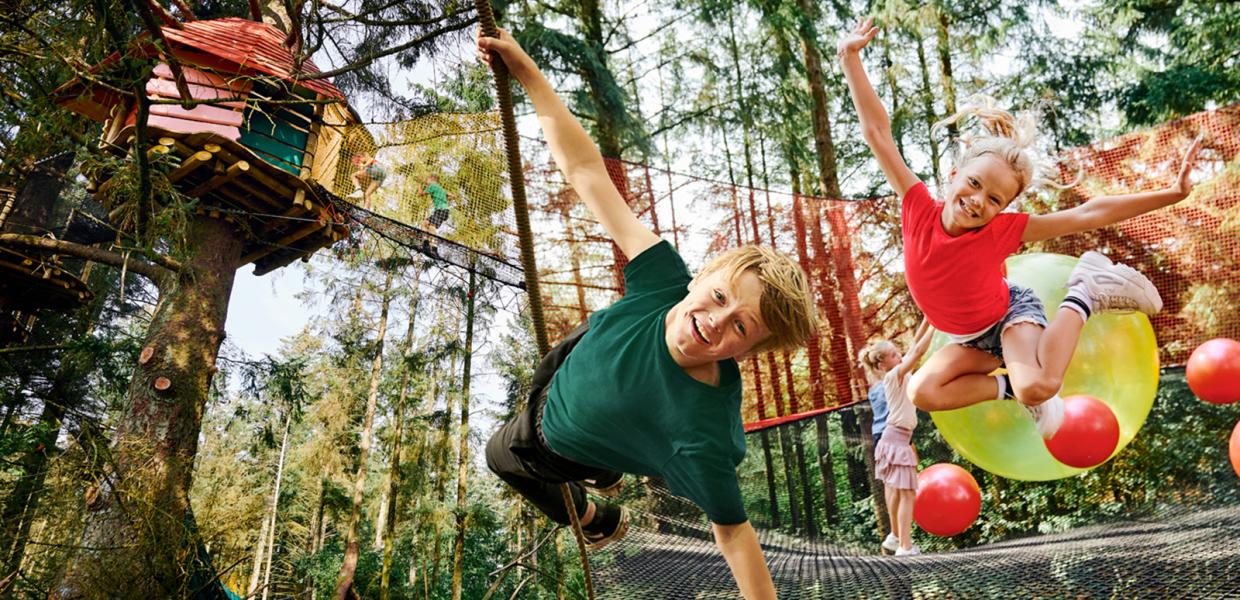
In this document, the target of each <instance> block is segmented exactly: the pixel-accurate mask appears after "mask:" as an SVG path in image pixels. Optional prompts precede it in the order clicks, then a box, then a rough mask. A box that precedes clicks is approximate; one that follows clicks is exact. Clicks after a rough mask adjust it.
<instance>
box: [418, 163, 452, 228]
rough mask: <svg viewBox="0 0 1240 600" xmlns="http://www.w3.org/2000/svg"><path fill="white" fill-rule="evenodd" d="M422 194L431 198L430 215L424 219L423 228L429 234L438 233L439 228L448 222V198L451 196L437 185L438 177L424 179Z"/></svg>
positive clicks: (429, 176) (430, 176) (432, 176)
mask: <svg viewBox="0 0 1240 600" xmlns="http://www.w3.org/2000/svg"><path fill="white" fill-rule="evenodd" d="M423 192H424V193H425V194H426V195H428V196H430V197H431V214H430V216H429V217H427V218H426V223H425V224H424V225H423V227H425V228H426V229H427V230H428V231H430V232H431V233H438V232H439V227H440V226H441V225H443V224H444V222H445V221H447V220H448V198H450V197H451V195H450V194H448V192H447V190H445V189H443V186H441V185H439V176H438V175H428V176H427V177H426V189H425V190H423Z"/></svg>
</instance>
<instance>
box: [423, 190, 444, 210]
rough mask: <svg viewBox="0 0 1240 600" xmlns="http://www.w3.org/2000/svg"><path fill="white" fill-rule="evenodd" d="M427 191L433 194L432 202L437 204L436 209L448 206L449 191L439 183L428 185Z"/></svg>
mask: <svg viewBox="0 0 1240 600" xmlns="http://www.w3.org/2000/svg"><path fill="white" fill-rule="evenodd" d="M426 193H428V194H430V195H431V202H432V203H433V204H434V205H435V210H441V209H446V208H448V192H446V191H445V190H444V189H443V187H442V186H440V185H439V184H438V183H432V184H430V185H428V186H426Z"/></svg>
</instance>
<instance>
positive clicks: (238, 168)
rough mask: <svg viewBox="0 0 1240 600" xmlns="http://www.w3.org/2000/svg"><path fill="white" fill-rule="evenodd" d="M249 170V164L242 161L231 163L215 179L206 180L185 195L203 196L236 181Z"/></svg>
mask: <svg viewBox="0 0 1240 600" xmlns="http://www.w3.org/2000/svg"><path fill="white" fill-rule="evenodd" d="M249 170H250V163H248V162H246V161H244V160H239V161H237V162H235V163H233V164H232V165H231V166H229V167H228V169H227V170H226V171H224V172H223V173H220V174H219V175H216V176H215V177H212V178H211V179H208V180H206V181H204V182H202V183H200V184H198V186H197V187H195V188H194V189H192V190H190V191H188V192H186V194H189V195H190V196H194V197H195V198H199V197H202V196H205V195H206V194H207V193H209V192H211V191H212V190H214V189H216V188H218V187H220V186H221V185H224V184H225V183H228V182H229V181H232V180H233V179H236V178H237V177H238V176H239V175H241V174H242V173H246V172H248V171H249Z"/></svg>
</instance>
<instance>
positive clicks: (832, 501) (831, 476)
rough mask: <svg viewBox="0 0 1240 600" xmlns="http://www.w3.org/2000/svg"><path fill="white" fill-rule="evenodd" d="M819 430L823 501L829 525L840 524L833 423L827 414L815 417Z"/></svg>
mask: <svg viewBox="0 0 1240 600" xmlns="http://www.w3.org/2000/svg"><path fill="white" fill-rule="evenodd" d="M814 425H815V426H816V427H817V431H818V471H819V473H820V474H821V475H822V501H823V504H825V505H826V509H827V527H836V526H838V525H839V524H840V513H839V510H840V509H839V506H838V505H837V504H836V496H837V493H836V490H835V465H834V464H833V463H832V462H831V429H830V427H831V425H830V423H828V422H827V417H826V415H822V414H819V415H817V416H815V417H814Z"/></svg>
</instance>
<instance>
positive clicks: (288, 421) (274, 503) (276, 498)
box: [263, 407, 293, 600]
mask: <svg viewBox="0 0 1240 600" xmlns="http://www.w3.org/2000/svg"><path fill="white" fill-rule="evenodd" d="M292 424H293V411H292V408H291V407H290V408H289V411H288V414H286V415H285V416H284V435H282V436H281V437H280V461H279V462H278V463H276V483H275V486H274V488H273V489H272V490H271V527H269V528H268V533H267V567H266V569H264V574H263V600H267V597H268V594H270V593H271V556H272V555H273V554H275V551H276V523H278V520H277V517H278V516H279V514H280V484H281V483H282V482H283V480H284V457H285V456H287V455H288V430H289V426H291V425H292Z"/></svg>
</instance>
